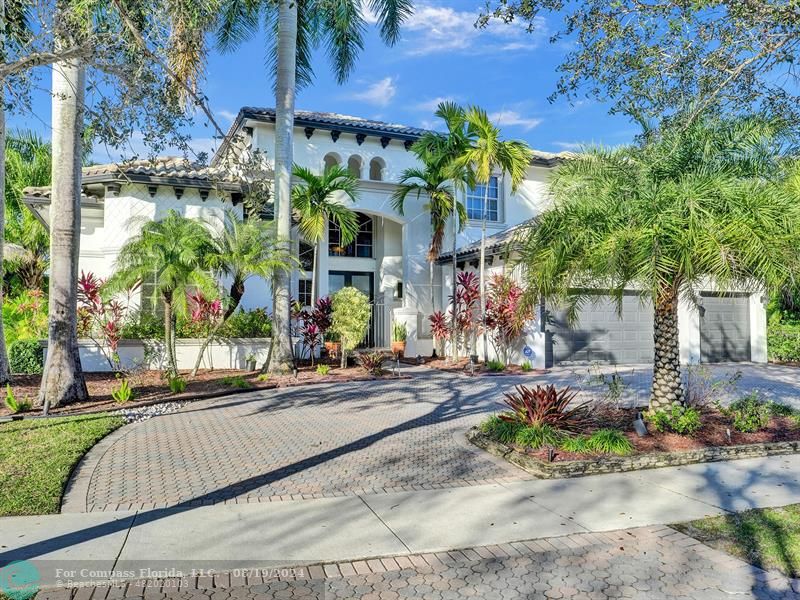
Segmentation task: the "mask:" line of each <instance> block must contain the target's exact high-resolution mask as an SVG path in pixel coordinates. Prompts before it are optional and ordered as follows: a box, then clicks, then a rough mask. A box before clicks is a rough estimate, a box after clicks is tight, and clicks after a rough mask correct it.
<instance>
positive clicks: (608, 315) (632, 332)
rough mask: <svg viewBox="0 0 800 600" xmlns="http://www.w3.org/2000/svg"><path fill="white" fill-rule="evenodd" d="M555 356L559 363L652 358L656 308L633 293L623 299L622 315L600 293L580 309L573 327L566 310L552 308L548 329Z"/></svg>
mask: <svg viewBox="0 0 800 600" xmlns="http://www.w3.org/2000/svg"><path fill="white" fill-rule="evenodd" d="M547 329H548V330H549V331H550V333H551V335H550V336H549V337H550V339H551V340H552V359H553V362H555V363H556V364H558V363H562V364H563V363H591V362H608V363H619V364H636V363H649V362H652V361H653V309H652V305H651V303H650V302H649V301H645V303H642V301H641V299H640V298H639V296H638V295H637V294H635V293H633V292H631V293H626V295H625V296H624V297H623V300H622V318H620V317H619V316H618V315H617V310H616V305H615V303H614V301H613V300H612V299H611V298H609V297H608V296H598V300H597V302H589V303H587V304H586V305H585V306H583V308H582V309H581V311H580V314H579V315H578V320H577V322H575V323H574V325H573V326H572V327H570V326H569V325H568V324H567V320H566V316H565V313H564V311H557V310H556V311H552V312H551V314H550V323H549V325H548V328H547Z"/></svg>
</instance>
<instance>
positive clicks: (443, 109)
mask: <svg viewBox="0 0 800 600" xmlns="http://www.w3.org/2000/svg"><path fill="white" fill-rule="evenodd" d="M435 115H436V116H437V117H439V118H440V119H442V121H444V125H445V128H446V129H447V133H446V134H442V133H438V132H434V131H429V132H427V133H425V134H424V135H423V136H422V137H421V138H420V139H419V140H417V142H416V143H415V144H414V145H413V146H412V150H413V151H414V154H416V156H417V158H418V159H419V160H420V161H421V162H422V164H423V165H426V168H427V166H428V165H431V167H432V168H433V169H434V170H441V175H442V176H444V177H446V178H447V180H448V181H449V182H450V186H451V187H452V191H453V198H454V200H455V202H456V212H455V213H453V212H452V210H451V211H450V217H451V218H452V227H453V229H452V235H453V248H452V250H453V264H452V281H451V294H450V298H451V311H452V312H451V314H452V317H453V321H452V322H453V323H456V322H457V317H458V315H457V312H458V303H457V301H456V289H457V283H456V275H457V271H458V266H457V265H458V261H457V257H456V254H457V251H458V233H459V232H460V231H462V230H463V229H464V227H465V226H466V222H467V217H466V210H465V209H464V206H463V203H462V202H459V201H458V196H459V195H463V193H464V192H465V191H466V189H467V188H468V187H470V186H471V185H472V184H473V181H474V177H473V173H472V170H471V167H470V165H468V164H465V163H464V162H463V161H461V160H460V159H461V157H462V156H463V154H464V152H466V150H467V148H468V147H469V139H468V137H467V131H466V124H467V121H466V114H465V112H464V109H463V108H462V107H461V106H459V105H458V104H456V103H455V102H452V101H445V102H440V103H439V105H438V106H437V107H436V112H435ZM450 345H451V347H452V351H453V360H458V331H457V329H456V328H455V327H453V328H452V331H451V340H450Z"/></svg>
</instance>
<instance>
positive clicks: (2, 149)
mask: <svg viewBox="0 0 800 600" xmlns="http://www.w3.org/2000/svg"><path fill="white" fill-rule="evenodd" d="M5 8H6V7H5V0H0V17H2V16H4V15H5V14H6V10H5ZM4 26H5V21H3V23H2V25H0V57H2V56H4V52H3V50H4V46H5V29H4ZM5 190H6V112H5V82H4V81H3V80H2V79H0V194H3V196H2V197H1V198H0V200H2V201H1V202H0V306H2V305H3V285H2V284H3V282H4V281H5V272H4V270H3V245H4V244H5V242H6V240H5V227H6V199H5ZM10 380H11V378H10V377H9V369H8V355H7V354H6V336H5V332H4V331H3V322H2V319H0V385H5V384H7V383H8V382H9V381H10Z"/></svg>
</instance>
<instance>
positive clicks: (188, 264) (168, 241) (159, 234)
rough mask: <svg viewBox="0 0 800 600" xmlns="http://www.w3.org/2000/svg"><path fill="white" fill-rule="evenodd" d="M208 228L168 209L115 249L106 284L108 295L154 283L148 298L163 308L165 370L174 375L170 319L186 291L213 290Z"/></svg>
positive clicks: (214, 260) (212, 248)
mask: <svg viewBox="0 0 800 600" xmlns="http://www.w3.org/2000/svg"><path fill="white" fill-rule="evenodd" d="M214 252H215V246H214V242H213V240H212V238H211V232H210V228H209V227H208V226H207V225H206V224H205V223H204V222H202V221H199V220H197V219H187V218H186V217H184V216H181V215H180V214H178V212H177V211H175V210H170V211H169V213H168V214H167V216H166V217H164V218H163V219H162V220H160V221H146V222H144V223H143V224H142V228H141V231H140V233H139V234H138V235H137V236H135V237H133V238H131V239H130V240H128V241H127V242H126V243H125V245H124V246H123V247H122V248H121V249H120V251H119V255H118V256H117V260H116V263H115V273H114V275H112V277H111V278H110V279H109V280H108V283H107V285H108V288H109V290H111V291H122V290H125V289H130V288H131V287H133V285H135V284H136V283H138V282H142V281H149V280H154V283H155V288H154V294H155V295H157V296H158V297H160V299H161V300H162V301H163V303H164V343H165V347H166V352H167V365H168V367H167V368H168V370H169V371H170V372H171V373H172V374H175V373H177V372H178V365H177V360H176V357H175V315H176V309H178V310H179V309H180V308H182V305H183V303H184V302H185V299H186V292H187V290H189V289H190V288H201V289H205V290H213V289H215V288H216V283H215V281H214V279H213V278H212V277H211V276H210V275H209V274H208V272H207V269H208V268H209V267H210V266H211V265H213V264H215V262H216V261H217V260H219V259H218V258H217V257H213V258H212V255H213V254H214Z"/></svg>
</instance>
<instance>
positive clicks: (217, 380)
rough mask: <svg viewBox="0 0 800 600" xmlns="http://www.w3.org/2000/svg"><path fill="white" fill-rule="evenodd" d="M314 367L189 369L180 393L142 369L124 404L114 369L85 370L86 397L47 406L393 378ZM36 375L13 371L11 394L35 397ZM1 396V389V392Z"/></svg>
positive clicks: (88, 406) (90, 408) (65, 411)
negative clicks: (262, 374)
mask: <svg viewBox="0 0 800 600" xmlns="http://www.w3.org/2000/svg"><path fill="white" fill-rule="evenodd" d="M315 369H316V367H315V368H311V367H310V366H301V367H300V370H299V372H298V374H297V378H295V377H294V375H291V374H289V375H270V376H269V379H267V380H266V381H259V380H258V376H259V373H258V371H241V370H226V369H216V370H213V371H209V370H200V371H198V373H197V376H196V377H194V378H190V377H189V371H186V372H182V373H181V374H182V375H183V376H184V377H185V378H186V382H187V385H186V390H185V391H184V392H182V393H180V394H173V393H171V392H170V390H169V384H168V382H167V381H166V380H165V379H163V374H162V372H161V371H142V372H138V373H136V374H134V375H131V376H130V378H129V381H130V384H131V386H132V387H133V390H134V394H135V398H134V400H131V401H129V402H126V403H125V404H118V403H116V402H115V401H114V399H113V398H112V397H111V392H112V391H113V390H114V389H115V388H117V387H118V386H119V380H118V379H117V377H116V376H115V374H114V373H85V374H84V376H85V378H86V386H87V388H88V389H89V396H90V400H89V401H88V402H80V403H76V404H69V405H66V406H61V407H58V408H51V409H50V414H53V415H73V414H81V413H93V412H101V411H113V410H118V409H120V408H123V407H124V408H136V407H138V406H147V405H150V404H157V403H159V402H173V401H179V400H180V401H187V400H202V399H204V398H213V397H216V396H223V395H227V394H235V393H242V392H252V391H255V390H264V389H273V388H284V387H293V386H300V385H310V384H321V383H342V382H351V381H372V380H376V379H397V377H396V376H395V375H393V374H392V373H391V372H390V371H387V372H385V373H384V374H383V375H381V376H375V375H370V374H368V373H366V372H365V371H364V369H362V368H361V367H348V368H346V369H340V368H339V367H338V366H334V365H330V372H329V373H328V375H325V376H323V375H319V374H318V373H317V372H316V370H315ZM229 377H241V378H242V379H244V381H246V382H247V384H248V386H247V387H237V386H235V385H232V384H231V383H230V382H226V381H225V379H226V378H229ZM400 378H409V376H408V375H401V376H400ZM40 381H41V376H40V375H15V376H14V378H13V382H12V386H11V387H12V388H13V390H14V394H15V396H16V398H17V399H18V400H21V399H25V398H30V399H31V400H34V401H35V399H36V396H37V395H38V393H39V384H40ZM2 395H3V398H5V392H3V393H2ZM40 412H41V410H40V409H34V410H31V411H28V412H26V413H21V414H23V415H32V416H33V415H37V414H39V413H40ZM10 414H11V413H10V411H9V410H8V409H7V408H6V407H5V404H4V403H0V417H5V416H9V415H10Z"/></svg>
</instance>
